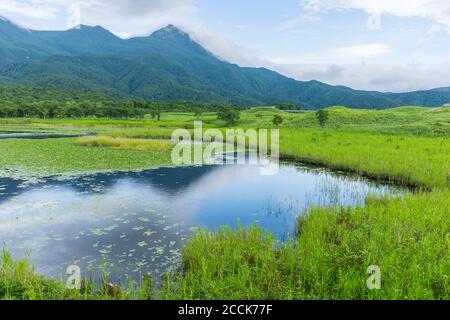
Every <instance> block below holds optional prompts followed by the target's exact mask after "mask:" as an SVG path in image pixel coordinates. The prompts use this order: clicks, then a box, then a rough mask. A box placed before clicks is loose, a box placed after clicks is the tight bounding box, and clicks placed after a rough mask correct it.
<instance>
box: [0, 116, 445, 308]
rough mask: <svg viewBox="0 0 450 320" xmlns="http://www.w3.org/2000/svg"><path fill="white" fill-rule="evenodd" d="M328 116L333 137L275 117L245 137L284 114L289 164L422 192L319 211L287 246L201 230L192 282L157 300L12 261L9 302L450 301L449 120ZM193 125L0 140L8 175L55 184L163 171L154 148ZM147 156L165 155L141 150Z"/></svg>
mask: <svg viewBox="0 0 450 320" xmlns="http://www.w3.org/2000/svg"><path fill="white" fill-rule="evenodd" d="M329 112H330V119H329V121H328V122H327V124H326V126H325V128H320V127H319V124H318V122H317V120H316V119H315V116H314V114H312V113H305V114H290V113H285V112H282V111H279V110H274V109H271V108H255V109H252V110H248V111H246V112H243V113H242V114H241V119H240V120H239V122H238V123H237V124H236V126H237V127H239V126H242V127H245V128H250V127H254V128H264V127H268V128H270V127H273V124H272V119H273V116H274V115H275V114H279V115H281V116H282V117H283V119H284V122H283V125H282V126H281V154H282V156H283V157H284V158H288V159H292V160H298V161H303V162H308V163H314V164H320V165H324V166H327V167H330V168H335V169H339V170H345V171H351V172H355V173H358V174H360V175H365V176H369V177H372V178H377V179H383V180H389V181H391V182H395V183H398V184H400V185H407V186H416V187H419V189H422V190H421V191H417V192H416V193H413V194H411V195H407V196H405V197H404V198H376V197H368V198H367V200H366V205H365V206H362V207H358V208H353V209H349V208H339V207H331V208H310V209H309V210H308V212H307V213H306V214H304V215H301V217H302V218H299V220H298V228H297V229H298V234H297V237H296V238H295V239H292V240H291V241H290V242H288V243H285V244H279V243H277V242H276V241H275V239H274V237H273V236H272V235H270V234H266V233H264V232H263V231H262V230H260V229H259V228H257V227H253V228H250V229H248V230H245V229H240V230H235V231H231V230H230V229H229V228H227V227H224V228H223V229H221V231H219V232H217V233H211V232H208V231H207V230H203V231H199V233H198V234H197V235H196V236H195V237H194V238H193V239H192V240H190V241H189V242H188V243H187V245H186V247H185V248H184V250H183V266H184V272H183V273H181V274H178V275H176V276H175V277H174V278H173V279H171V280H170V281H166V282H165V284H164V285H163V286H162V288H158V289H156V288H153V287H151V286H150V285H149V283H143V285H142V286H140V287H138V288H130V287H129V286H124V287H123V288H122V289H121V290H119V291H117V290H116V291H115V290H112V291H113V292H111V288H109V289H108V288H99V289H98V290H93V289H90V288H89V287H86V288H84V289H83V290H81V291H80V292H73V291H71V292H68V291H67V290H65V289H64V285H63V283H62V282H58V281H54V280H48V279H44V278H42V277H40V276H38V275H35V274H34V272H33V270H32V268H30V267H29V264H28V263H27V262H25V261H12V259H11V258H10V256H9V255H8V254H4V256H3V259H2V262H1V266H0V298H2V297H3V298H12V299H69V298H72V299H110V298H112V299H130V298H134V299H138V298H144V299H145V298H164V299H181V298H182V299H271V298H273V299H449V298H450V297H449V292H450V290H449V279H448V276H449V274H450V265H449V261H450V260H449V255H448V247H449V245H450V243H449V234H450V224H449V220H448V214H449V212H450V208H449V206H450V200H449V199H450V191H449V181H450V139H449V137H450V109H449V108H438V109H427V108H418V107H404V108H397V109H392V110H384V111H368V110H348V109H345V108H341V107H334V108H331V109H329ZM195 119H196V118H195V116H194V115H193V114H184V113H173V114H163V116H162V121H161V122H156V121H150V120H143V121H140V120H135V121H133V120H117V121H114V120H103V119H88V120H77V119H68V120H46V121H42V120H33V119H25V120H22V119H20V120H10V119H4V120H0V130H12V129H13V128H14V129H16V130H17V129H18V128H20V129H28V130H37V129H41V130H42V129H43V128H44V129H46V130H76V131H80V132H97V133H99V134H100V135H102V136H105V137H96V138H95V139H94V140H93V141H89V139H92V138H88V140H85V139H86V138H84V139H82V140H81V141H84V142H80V141H78V142H77V141H76V139H54V140H0V149H1V151H2V152H1V154H0V168H10V169H20V170H23V171H26V172H39V173H43V174H45V173H47V174H54V173H69V172H86V171H102V170H117V169H122V170H127V169H139V168H146V167H154V166H158V165H165V164H167V163H170V152H169V151H168V150H169V149H167V146H166V145H159V146H155V144H154V141H149V140H148V139H167V138H169V137H170V135H171V132H172V130H173V129H174V128H177V127H181V128H187V129H192V125H193V120H195ZM201 119H202V120H204V121H205V127H206V128H209V127H219V128H221V127H223V126H224V124H223V123H222V122H221V121H219V120H217V119H216V116H215V115H214V114H204V115H203V116H202V117H201ZM99 138H101V139H100V141H99ZM87 141H89V143H88V142H87ZM80 144H81V145H80ZM146 145H148V146H149V147H148V148H150V150H154V148H156V149H157V150H158V151H148V150H147V151H142V150H139V149H140V148H141V147H142V146H146ZM150 146H151V147H150ZM142 148H144V147H142ZM160 148H161V149H160ZM133 149H134V150H133ZM136 149H138V150H136ZM144 149H145V148H144ZM370 265H378V266H379V267H380V268H381V273H382V287H381V290H374V291H370V290H368V289H367V287H366V279H367V277H368V275H367V273H366V270H367V268H368V267H369V266H370ZM118 292H119V293H118Z"/></svg>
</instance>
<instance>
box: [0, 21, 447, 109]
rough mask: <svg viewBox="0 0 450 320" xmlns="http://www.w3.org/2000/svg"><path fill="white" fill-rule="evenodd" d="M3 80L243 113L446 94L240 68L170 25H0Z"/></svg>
mask: <svg viewBox="0 0 450 320" xmlns="http://www.w3.org/2000/svg"><path fill="white" fill-rule="evenodd" d="M0 81H2V82H10V83H20V84H33V85H41V86H50V87H56V88H63V89H71V90H81V91H86V90H91V91H103V92H105V93H107V94H110V95H115V96H123V97H135V98H146V99H155V100H170V99H187V100H195V101H205V102H219V103H233V104H237V105H242V106H252V105H260V104H271V103H275V102H293V103H296V104H300V105H304V106H306V107H309V108H323V107H327V106H330V105H345V106H347V107H349V108H370V109H375V108H389V107H396V106H401V105H423V106H441V105H443V104H445V103H448V102H450V90H446V89H445V88H444V89H437V90H431V91H421V92H412V93H404V94H394V93H380V92H368V91H358V90H352V89H350V88H347V87H343V86H330V85H327V84H324V83H321V82H318V81H308V82H303V81H296V80H293V79H290V78H287V77H284V76H282V75H280V74H278V73H276V72H273V71H270V70H267V69H264V68H242V67H239V66H237V65H235V64H230V63H228V62H225V61H223V60H221V59H219V58H217V57H216V56H214V55H213V54H212V53H210V52H208V51H207V50H205V49H204V48H203V47H201V46H200V45H199V44H198V43H196V42H195V41H193V40H192V39H191V38H190V36H189V35H188V34H186V33H184V32H183V31H181V30H179V29H178V28H176V27H174V26H172V25H169V26H167V27H165V28H163V29H161V30H158V31H156V32H155V33H153V34H152V35H151V36H149V37H138V38H132V39H128V40H124V39H121V38H119V37H116V36H115V35H114V34H112V33H111V32H109V31H108V30H106V29H104V28H102V27H100V26H96V27H89V26H80V28H77V29H70V30H66V31H32V30H25V29H23V28H20V27H19V26H17V25H15V24H14V23H12V22H11V21H8V20H6V19H0Z"/></svg>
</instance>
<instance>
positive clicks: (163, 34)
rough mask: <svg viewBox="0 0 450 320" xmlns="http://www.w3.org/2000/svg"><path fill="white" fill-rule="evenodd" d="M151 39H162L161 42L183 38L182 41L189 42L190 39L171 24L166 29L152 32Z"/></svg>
mask: <svg viewBox="0 0 450 320" xmlns="http://www.w3.org/2000/svg"><path fill="white" fill-rule="evenodd" d="M151 37H153V38H158V39H162V40H167V39H175V38H184V39H189V40H190V39H191V38H190V37H189V35H188V34H187V33H186V32H184V31H183V30H181V29H180V28H178V27H176V26H174V25H173V24H169V25H167V26H166V27H164V28H162V29H159V30H157V31H155V32H153V34H152V35H151Z"/></svg>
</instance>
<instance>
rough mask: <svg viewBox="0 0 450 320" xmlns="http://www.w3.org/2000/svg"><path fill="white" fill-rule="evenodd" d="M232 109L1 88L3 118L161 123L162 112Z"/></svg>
mask: <svg viewBox="0 0 450 320" xmlns="http://www.w3.org/2000/svg"><path fill="white" fill-rule="evenodd" d="M226 108H230V109H233V107H230V106H224V105H220V104H212V103H199V102H191V101H148V100H133V99H120V98H114V97H109V96H106V95H102V94H94V93H79V92H70V91H64V90H57V89H48V88H40V87H12V86H0V118H42V119H53V118H82V117H86V118H89V117H95V118H138V119H139V118H144V117H145V116H146V115H150V116H151V117H152V118H153V119H156V120H158V121H159V120H160V117H161V113H162V112H195V114H196V116H197V117H200V116H201V115H202V114H203V113H204V112H212V111H214V112H215V111H221V110H224V109H226Z"/></svg>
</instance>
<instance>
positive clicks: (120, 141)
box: [75, 136, 171, 151]
mask: <svg viewBox="0 0 450 320" xmlns="http://www.w3.org/2000/svg"><path fill="white" fill-rule="evenodd" d="M75 144H77V145H79V146H85V147H109V148H116V149H123V150H137V151H167V150H169V149H170V148H171V144H169V143H167V142H164V141H154V140H143V139H127V138H113V137H107V136H100V137H83V138H80V139H78V140H76V141H75Z"/></svg>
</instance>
